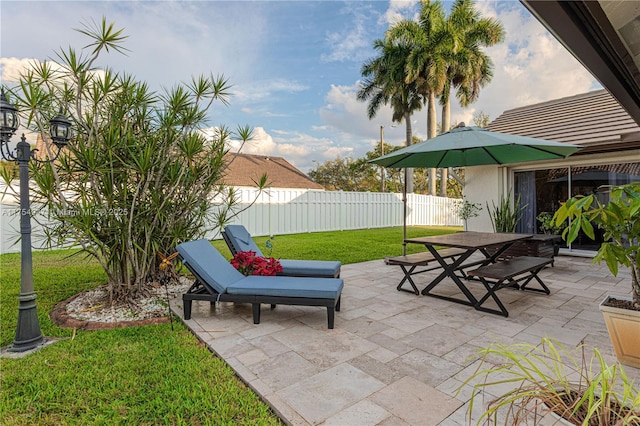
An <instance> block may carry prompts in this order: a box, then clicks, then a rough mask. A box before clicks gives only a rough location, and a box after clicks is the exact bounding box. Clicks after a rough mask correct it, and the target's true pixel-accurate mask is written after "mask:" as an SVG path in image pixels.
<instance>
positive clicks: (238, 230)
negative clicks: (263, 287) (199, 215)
mask: <svg viewBox="0 0 640 426" xmlns="http://www.w3.org/2000/svg"><path fill="white" fill-rule="evenodd" d="M222 238H224V241H225V242H226V243H227V246H228V247H229V250H230V251H231V254H232V255H234V256H235V255H236V254H237V253H239V252H241V251H253V252H255V253H256V255H258V256H262V257H265V256H264V255H263V254H262V252H261V251H260V249H259V248H258V246H257V244H256V243H255V242H254V241H253V238H251V234H249V231H247V228H245V227H244V226H242V225H227V226H226V227H225V228H224V231H222ZM279 261H280V265H281V266H282V272H278V275H283V276H289V277H316V278H339V277H340V268H341V267H342V263H341V262H340V261H337V260H297V259H279Z"/></svg>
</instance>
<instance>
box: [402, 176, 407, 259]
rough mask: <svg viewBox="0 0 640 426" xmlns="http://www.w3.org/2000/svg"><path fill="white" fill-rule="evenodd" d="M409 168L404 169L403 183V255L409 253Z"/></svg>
mask: <svg viewBox="0 0 640 426" xmlns="http://www.w3.org/2000/svg"><path fill="white" fill-rule="evenodd" d="M407 176H408V173H407V169H406V168H405V169H404V183H403V185H402V255H403V256H406V255H407Z"/></svg>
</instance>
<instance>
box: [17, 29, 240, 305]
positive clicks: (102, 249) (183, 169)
mask: <svg viewBox="0 0 640 426" xmlns="http://www.w3.org/2000/svg"><path fill="white" fill-rule="evenodd" d="M80 32H81V33H83V34H84V35H86V36H87V37H88V38H89V39H90V43H89V44H88V45H87V46H85V48H83V49H81V50H80V51H79V52H78V51H76V50H75V49H73V48H68V49H67V50H61V51H60V52H59V53H58V55H57V56H58V59H57V60H56V62H57V64H58V65H56V64H54V63H52V62H51V61H47V62H43V63H39V64H33V66H31V68H30V69H29V70H28V71H26V72H25V73H24V74H23V75H22V76H21V79H20V82H19V85H18V86H17V87H14V88H12V90H11V93H12V95H13V97H14V98H15V100H14V102H15V103H16V106H17V107H18V109H19V110H20V111H21V113H22V115H23V124H25V125H26V126H28V127H29V128H30V129H31V130H34V131H39V132H41V133H43V129H44V128H45V127H44V126H45V123H46V121H47V120H48V119H49V118H50V117H51V116H53V115H55V114H56V113H57V112H58V109H62V110H63V112H64V114H65V115H66V116H67V117H69V118H70V119H71V120H72V122H73V125H74V131H75V136H74V137H73V139H72V140H71V141H70V143H69V145H68V146H67V148H65V150H64V151H63V153H62V155H61V156H60V158H59V159H58V161H57V162H56V163H55V164H53V165H52V164H36V163H34V162H32V164H31V165H32V166H33V167H32V177H33V179H34V181H35V182H36V184H37V186H36V187H33V188H32V198H33V200H34V201H36V202H38V201H40V202H44V203H46V205H47V207H48V208H49V213H50V215H51V217H52V218H53V219H56V220H55V221H53V222H52V225H50V227H49V229H48V235H49V238H50V241H51V242H52V243H73V244H79V245H80V246H82V248H83V249H84V250H85V251H86V252H87V253H88V254H89V255H91V256H93V257H95V258H96V259H97V260H98V261H99V262H100V264H101V265H102V267H103V268H104V270H105V271H106V273H107V276H108V280H109V288H110V289H111V292H110V294H111V299H112V301H113V300H116V299H120V300H122V299H128V298H130V297H132V296H134V294H135V293H136V292H138V291H140V290H142V289H143V287H144V285H145V283H148V282H149V281H151V280H153V279H154V278H155V274H156V273H157V266H158V257H157V253H158V252H161V253H169V252H170V251H172V249H173V247H175V245H176V244H178V243H179V242H180V241H184V240H190V239H194V238H198V237H200V236H202V235H203V234H204V231H205V230H207V229H210V228H212V227H215V226H218V225H219V224H216V223H210V222H209V221H208V220H207V217H208V215H207V211H208V210H209V207H210V202H211V200H212V199H213V198H214V197H217V198H218V199H224V195H225V194H226V193H227V191H226V190H225V188H224V187H223V186H222V185H220V181H221V178H222V176H223V173H224V170H225V160H224V155H225V153H226V152H227V145H228V141H229V139H230V138H231V137H232V136H233V133H232V132H231V131H230V130H229V129H228V128H227V127H225V126H221V127H219V128H218V130H217V131H216V133H215V134H214V135H213V136H205V135H204V133H203V132H202V131H201V129H202V128H203V127H204V125H205V124H206V114H207V110H208V109H209V108H210V107H211V106H212V104H213V103H214V102H220V103H222V104H223V105H227V103H228V99H229V88H230V86H229V84H228V81H227V80H226V79H225V78H224V77H213V76H211V77H204V76H200V77H195V78H192V80H191V81H190V82H189V83H181V84H176V85H174V86H173V87H172V88H171V89H168V90H164V91H163V92H162V93H155V92H153V91H151V90H150V89H149V87H148V85H147V84H146V83H145V82H144V81H140V80H137V79H136V78H135V77H133V76H130V75H126V74H120V73H117V72H114V71H113V70H110V69H108V68H105V69H99V68H98V67H97V66H95V65H94V64H95V62H96V60H97V59H98V58H99V57H100V55H101V54H103V53H104V52H109V51H111V50H113V51H116V52H122V51H123V50H124V47H123V46H122V43H123V41H124V40H125V38H126V37H125V36H124V35H123V30H122V29H120V30H116V29H115V28H114V25H113V24H107V22H106V20H105V19H103V20H102V22H101V23H100V24H94V25H93V26H86V27H85V28H84V29H83V30H80ZM251 133H252V131H251V129H249V128H248V127H243V128H242V127H241V128H238V130H237V132H236V135H235V137H237V138H240V139H242V140H243V141H246V140H247V139H249V138H251ZM43 134H44V133H43ZM44 139H45V140H46V138H44ZM46 151H50V149H49V147H47V149H46ZM43 154H47V153H42V152H40V153H38V155H43ZM221 204H222V205H223V206H226V208H227V209H229V208H231V207H232V205H233V203H232V202H224V201H223V202H222V203H221ZM226 217H228V212H226V211H224V210H223V211H221V212H220V213H219V214H218V216H217V218H218V219H219V218H226ZM213 221H214V222H216V221H217V220H216V217H214V218H213Z"/></svg>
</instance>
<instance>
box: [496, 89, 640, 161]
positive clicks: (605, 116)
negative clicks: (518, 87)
mask: <svg viewBox="0 0 640 426" xmlns="http://www.w3.org/2000/svg"><path fill="white" fill-rule="evenodd" d="M487 129H488V130H492V131H496V132H502V133H511V134H514V135H522V136H530V137H534V138H541V139H547V140H552V141H557V142H567V143H572V144H576V145H582V146H584V147H585V149H584V150H583V151H581V153H593V152H603V151H614V150H622V149H640V126H638V124H636V122H635V121H634V120H633V118H631V116H629V114H628V113H627V112H626V111H625V110H624V109H623V108H622V107H621V106H620V104H619V103H618V101H616V100H615V99H614V98H613V97H612V96H611V95H610V94H609V92H607V91H606V90H596V91H593V92H588V93H583V94H580V95H575V96H569V97H566V98H561V99H554V100H551V101H547V102H541V103H538V104H534V105H527V106H523V107H519V108H514V109H510V110H507V111H505V112H503V113H502V114H501V115H500V116H499V117H498V118H496V119H495V120H494V121H492V122H491V123H489V125H488V126H487ZM574 155H575V154H574Z"/></svg>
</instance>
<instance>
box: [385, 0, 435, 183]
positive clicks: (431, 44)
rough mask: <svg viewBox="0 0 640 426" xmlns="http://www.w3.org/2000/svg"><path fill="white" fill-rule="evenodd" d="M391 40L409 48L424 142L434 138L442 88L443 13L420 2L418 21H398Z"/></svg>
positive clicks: (409, 77) (432, 173) (432, 179)
mask: <svg viewBox="0 0 640 426" xmlns="http://www.w3.org/2000/svg"><path fill="white" fill-rule="evenodd" d="M389 35H390V37H391V38H393V39H395V40H403V41H405V42H406V43H407V44H409V45H411V46H412V48H411V53H410V55H409V57H408V61H407V79H406V82H407V83H415V84H416V85H417V87H418V90H419V92H420V93H421V95H422V96H423V100H424V102H425V103H426V104H427V138H428V139H431V138H433V137H435V136H436V126H437V119H436V103H435V98H436V96H439V95H440V93H441V92H442V90H443V89H444V87H445V83H446V70H447V62H446V60H445V56H444V54H443V51H444V49H445V48H446V46H447V40H448V39H447V33H446V28H445V12H444V7H443V6H442V3H441V2H440V1H438V0H436V1H431V0H422V2H421V6H420V14H419V18H418V21H417V22H416V21H409V20H407V21H401V22H399V23H398V24H396V25H395V26H394V27H392V28H391V29H390V30H389ZM435 191H436V171H435V169H431V170H429V193H430V194H432V195H433V194H435Z"/></svg>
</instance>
